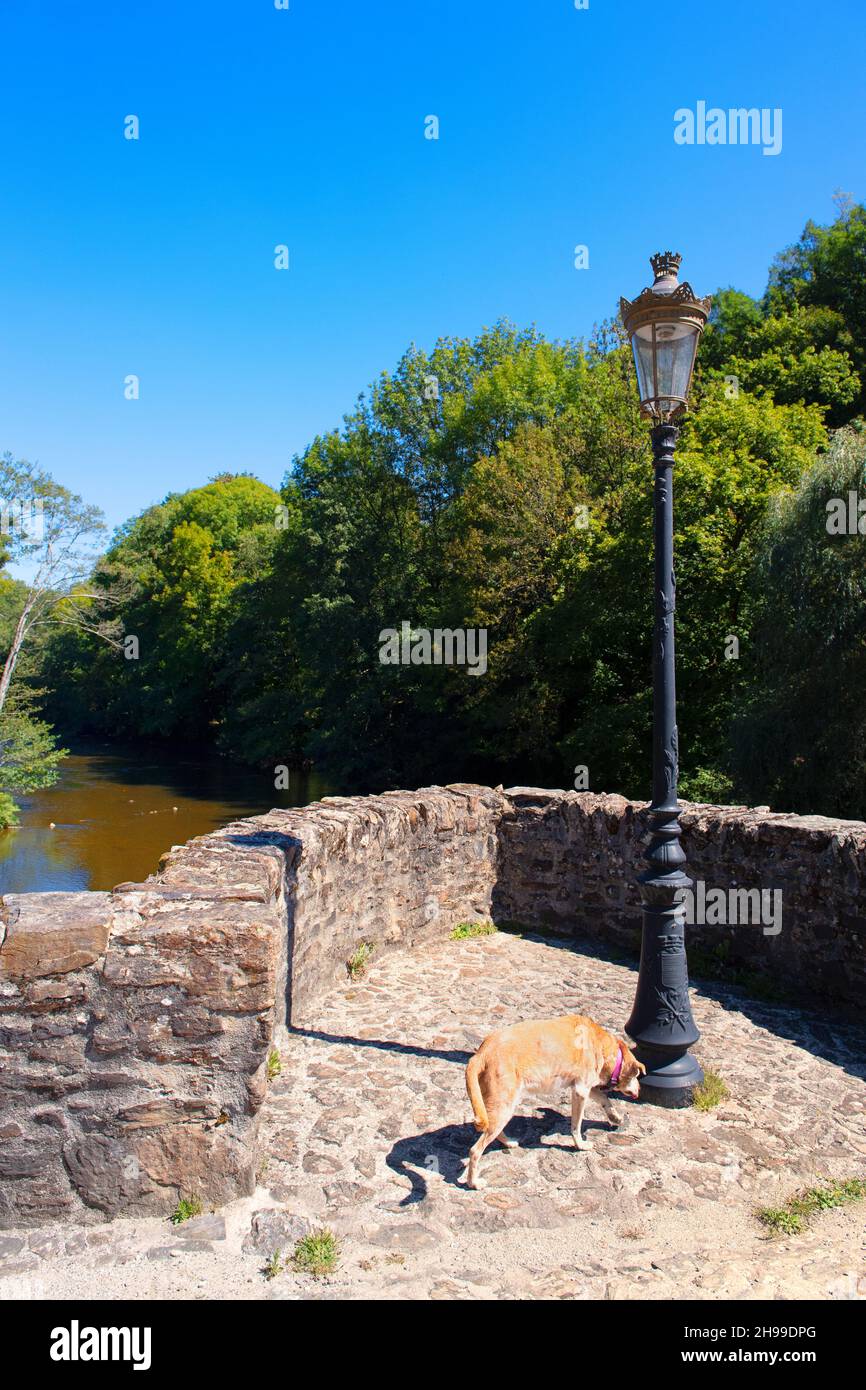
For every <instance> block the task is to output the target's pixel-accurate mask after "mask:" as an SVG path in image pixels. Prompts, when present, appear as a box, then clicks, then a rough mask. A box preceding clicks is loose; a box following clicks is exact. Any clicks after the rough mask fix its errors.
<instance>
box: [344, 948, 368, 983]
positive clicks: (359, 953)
mask: <svg viewBox="0 0 866 1390" xmlns="http://www.w3.org/2000/svg"><path fill="white" fill-rule="evenodd" d="M372 955H373V947H372V945H371V943H370V942H369V941H362V942H361V943H360V945H359V946H356V948H355V950H354V951H353V952H352V954H351V955H350V957H349V959H348V960H347V961H346V972H347V974H348V976H349V979H350V980H360V979H363V977H364V976H365V975H366V973H367V966H368V965H369V964H370V958H371V956H372Z"/></svg>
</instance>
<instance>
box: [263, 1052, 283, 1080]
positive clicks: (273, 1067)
mask: <svg viewBox="0 0 866 1390" xmlns="http://www.w3.org/2000/svg"><path fill="white" fill-rule="evenodd" d="M282 1070H283V1063H282V1059H281V1058H280V1054H279V1052H278V1050H277V1049H276V1048H275V1047H272V1048H271V1050H270V1052H269V1053H268V1061H267V1067H266V1071H267V1076H268V1080H269V1081H275V1080H276V1078H277V1077H278V1076H279V1075H280V1073H281V1071H282Z"/></svg>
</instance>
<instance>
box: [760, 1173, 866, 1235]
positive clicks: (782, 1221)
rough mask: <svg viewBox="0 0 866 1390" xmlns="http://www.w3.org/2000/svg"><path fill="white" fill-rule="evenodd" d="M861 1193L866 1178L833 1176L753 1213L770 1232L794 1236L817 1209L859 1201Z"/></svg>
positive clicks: (863, 1189)
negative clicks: (777, 1204) (780, 1204)
mask: <svg viewBox="0 0 866 1390" xmlns="http://www.w3.org/2000/svg"><path fill="white" fill-rule="evenodd" d="M864 1197H866V1180H864V1179H863V1178H841V1179H835V1180H833V1181H831V1182H827V1183H825V1184H824V1185H823V1186H821V1187H808V1188H806V1190H805V1191H804V1192H799V1193H796V1194H795V1195H794V1196H793V1197H790V1198H789V1199H788V1201H787V1202H786V1203H785V1204H784V1206H781V1207H761V1208H759V1210H758V1211H757V1212H756V1216H757V1218H758V1220H759V1221H760V1222H761V1225H762V1226H766V1227H767V1229H768V1230H769V1231H770V1233H771V1234H772V1235H776V1236H779V1235H784V1236H795V1235H799V1234H800V1232H801V1231H802V1230H804V1228H805V1227H806V1226H807V1225H808V1223H809V1222H810V1221H811V1220H812V1218H813V1217H814V1216H815V1215H816V1214H817V1212H819V1211H830V1210H832V1209H833V1208H834V1207H844V1206H847V1205H848V1204H849V1203H850V1202H860V1201H862V1200H863V1198H864Z"/></svg>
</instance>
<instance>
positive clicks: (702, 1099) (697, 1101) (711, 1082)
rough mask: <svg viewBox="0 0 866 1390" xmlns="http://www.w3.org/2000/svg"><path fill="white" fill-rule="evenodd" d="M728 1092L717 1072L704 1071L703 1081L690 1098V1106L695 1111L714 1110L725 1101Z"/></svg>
mask: <svg viewBox="0 0 866 1390" xmlns="http://www.w3.org/2000/svg"><path fill="white" fill-rule="evenodd" d="M730 1094H731V1093H730V1091H729V1090H728V1087H727V1085H726V1083H725V1082H724V1080H723V1079H722V1077H721V1076H720V1075H719V1073H718V1072H717V1071H709V1070H708V1071H705V1072H704V1079H703V1081H702V1082H701V1084H700V1086H696V1087H695V1090H694V1095H693V1097H692V1104H693V1105H694V1107H695V1109H696V1110H701V1111H703V1112H706V1111H708V1110H715V1108H716V1106H717V1105H721V1103H722V1101H723V1100H727V1098H728V1096H729V1095H730Z"/></svg>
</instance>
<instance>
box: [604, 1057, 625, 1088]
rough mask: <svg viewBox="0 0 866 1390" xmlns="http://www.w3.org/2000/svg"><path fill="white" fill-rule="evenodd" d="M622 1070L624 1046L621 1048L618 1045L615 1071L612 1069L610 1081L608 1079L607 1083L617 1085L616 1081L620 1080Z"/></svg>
mask: <svg viewBox="0 0 866 1390" xmlns="http://www.w3.org/2000/svg"><path fill="white" fill-rule="evenodd" d="M621 1071H622V1048H621V1047H618V1048H617V1050H616V1062H615V1063H614V1068H613V1071H612V1072H611V1074H610V1081H608V1083H607V1084H608V1086H615V1085H616V1083H617V1082H618V1081H619V1077H620V1072H621Z"/></svg>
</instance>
